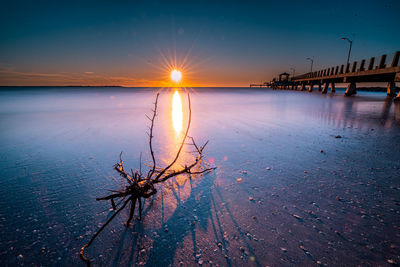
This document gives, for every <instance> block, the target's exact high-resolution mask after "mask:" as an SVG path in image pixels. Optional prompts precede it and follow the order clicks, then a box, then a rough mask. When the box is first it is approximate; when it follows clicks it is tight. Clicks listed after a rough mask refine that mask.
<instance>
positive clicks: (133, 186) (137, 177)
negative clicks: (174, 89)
mask: <svg viewBox="0 0 400 267" xmlns="http://www.w3.org/2000/svg"><path fill="white" fill-rule="evenodd" d="M187 96H188V106H189V116H188V125H187V127H186V131H185V134H184V137H183V138H182V141H181V143H180V146H179V149H178V151H177V153H176V155H175V158H174V159H173V160H172V161H171V162H170V163H169V164H168V165H167V166H166V167H164V168H163V167H160V166H157V163H156V157H155V153H154V150H153V137H154V135H153V129H154V125H155V118H156V116H157V105H158V97H159V94H157V96H156V100H155V102H154V109H153V110H152V111H153V115H152V116H151V117H149V116H147V115H146V117H147V118H148V119H149V120H150V127H149V132H148V136H149V150H150V155H151V158H152V164H151V165H147V164H144V165H145V166H148V167H149V168H150V169H149V171H148V173H147V175H146V176H144V175H143V174H142V154H140V166H139V170H138V171H135V172H134V171H133V170H132V169H131V172H130V173H129V172H127V171H126V170H125V169H124V162H123V160H122V152H121V153H120V155H119V162H117V163H116V164H115V165H114V169H115V170H116V171H117V172H118V173H119V175H120V176H121V177H123V178H124V179H125V180H126V181H127V182H128V185H127V186H125V188H124V189H122V190H110V192H112V194H110V195H108V196H105V197H100V198H96V200H98V201H101V200H106V201H108V200H110V202H111V207H112V210H113V212H114V214H113V215H112V216H111V217H110V218H109V219H108V220H107V221H106V222H105V223H104V224H103V225H102V226H101V227H100V228H99V230H97V232H96V233H95V234H94V235H93V236H92V238H91V239H90V240H89V242H88V243H87V244H86V245H84V246H83V247H82V248H81V251H80V257H81V259H82V260H83V261H85V262H86V264H87V266H91V262H90V260H89V259H88V258H87V257H86V256H85V254H84V253H85V249H86V248H87V247H89V246H90V245H91V244H92V243H93V241H94V240H95V238H96V237H97V236H98V235H99V234H100V233H101V231H103V229H104V228H105V227H106V226H107V225H108V224H109V223H110V222H111V221H112V220H113V219H114V218H115V216H116V215H117V214H118V213H119V212H121V211H122V210H123V209H124V208H125V207H126V206H127V205H128V204H130V211H129V217H128V220H127V222H126V225H127V226H129V224H130V222H131V221H132V219H133V217H134V213H135V208H136V202H137V204H138V217H137V220H141V217H142V199H146V198H149V197H151V196H153V195H154V194H156V193H157V189H156V188H155V185H156V184H159V183H162V182H165V181H167V180H168V179H171V178H173V177H175V176H177V175H181V174H188V175H191V174H204V173H207V172H210V171H212V170H214V169H215V167H209V168H201V169H198V170H193V169H194V168H195V167H196V166H197V165H201V162H202V159H203V155H204V154H203V150H204V148H205V147H206V145H207V144H208V141H207V142H206V143H205V144H204V145H203V146H198V145H197V144H196V142H195V140H194V138H193V137H190V136H188V133H189V128H190V124H191V118H192V108H191V102H190V95H189V94H188V95H187ZM188 140H190V142H187V141H188ZM185 144H186V145H191V146H193V147H194V148H195V151H194V153H195V155H196V156H195V158H194V160H193V162H191V163H190V164H189V165H185V166H184V167H181V168H178V169H177V170H171V167H172V166H174V164H175V163H176V162H177V161H178V159H179V156H180V154H181V151H182V149H183V146H184V145H185ZM116 200H118V201H117V204H116ZM121 203H122V204H121Z"/></svg>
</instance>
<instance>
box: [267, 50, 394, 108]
mask: <svg viewBox="0 0 400 267" xmlns="http://www.w3.org/2000/svg"><path fill="white" fill-rule="evenodd" d="M363 82H386V83H387V94H388V95H389V96H395V95H396V94H397V92H398V91H399V90H398V89H399V88H397V87H396V82H400V51H396V52H395V53H392V54H384V55H381V56H377V57H371V58H367V59H362V60H358V61H353V62H350V63H348V64H342V65H336V66H332V67H329V68H324V69H320V70H317V71H313V72H308V73H305V74H302V75H297V76H294V77H292V78H291V79H286V80H279V81H276V80H275V81H271V82H270V83H269V85H270V86H271V87H272V88H273V89H291V90H297V87H298V86H300V90H301V91H304V90H305V87H306V86H308V87H309V89H308V91H309V92H312V91H313V88H314V86H317V87H318V91H321V92H322V93H323V94H326V93H327V92H328V89H329V87H330V88H331V92H335V84H336V83H348V86H347V90H346V93H345V95H346V96H351V95H354V94H356V93H357V90H356V83H363ZM322 85H324V86H323V89H322ZM396 100H398V101H400V92H399V93H398V95H397V96H396Z"/></svg>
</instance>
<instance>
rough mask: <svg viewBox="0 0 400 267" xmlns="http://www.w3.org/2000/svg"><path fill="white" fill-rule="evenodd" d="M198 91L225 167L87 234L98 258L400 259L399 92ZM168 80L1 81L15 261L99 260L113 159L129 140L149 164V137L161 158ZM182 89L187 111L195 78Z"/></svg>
mask: <svg viewBox="0 0 400 267" xmlns="http://www.w3.org/2000/svg"><path fill="white" fill-rule="evenodd" d="M190 92H191V100H192V111H193V114H192V123H193V124H192V128H191V131H190V135H191V136H194V137H195V138H196V140H197V141H198V143H203V142H205V141H206V140H210V143H209V145H208V147H207V149H206V155H207V161H208V162H209V163H210V164H214V165H216V166H217V167H218V169H217V170H216V171H215V172H214V173H211V174H208V175H205V176H203V177H193V178H192V179H188V178H187V177H178V178H177V179H176V180H174V181H169V182H168V183H166V184H164V185H163V187H162V188H159V191H158V193H157V195H156V196H155V197H154V199H151V200H148V201H147V202H146V203H145V217H144V220H143V221H142V222H137V223H136V224H135V226H131V227H130V228H126V227H125V226H123V222H124V221H126V219H127V216H128V214H127V212H123V213H121V214H120V215H119V216H118V217H117V219H116V220H114V221H113V223H111V224H110V225H109V226H108V227H107V228H106V230H105V231H104V232H103V233H101V235H100V236H99V237H98V239H96V241H95V242H94V244H93V245H92V247H90V248H89V249H88V250H87V255H88V256H89V257H90V258H92V259H93V263H94V264H95V265H107V266H119V265H121V266H129V265H135V264H136V265H142V264H147V265H149V266H168V265H179V264H183V265H185V266H188V265H196V264H198V263H202V264H203V265H206V266H208V265H212V266H217V265H219V266H241V265H245V264H246V265H249V266H267V265H269V266H294V265H316V264H322V265H350V266H354V265H358V264H359V265H362V266H369V265H370V266H376V265H382V266H384V265H389V263H390V262H392V261H393V262H395V263H396V262H397V263H399V262H400V258H399V251H400V214H399V213H400V191H399V190H400V179H399V177H400V105H399V104H397V105H396V104H393V103H392V102H391V101H388V100H386V98H385V95H384V94H382V93H359V95H357V96H356V97H351V98H344V97H343V92H341V91H338V92H337V93H336V95H329V94H328V95H320V94H319V93H318V92H314V93H311V94H310V93H306V92H291V91H271V90H268V89H248V88H245V89H212V88H208V89H207V88H201V89H190ZM155 93H156V90H155V89H129V88H58V89H57V88H53V89H51V88H42V89H41V88H34V89H32V88H30V89H29V88H26V89H24V88H22V89H18V90H12V89H4V88H3V89H1V90H0V236H1V239H0V253H1V254H0V259H1V263H2V265H3V266H4V265H6V266H8V265H9V266H13V265H16V264H21V265H22V264H23V265H25V266H31V265H32V266H40V265H43V266H84V264H83V263H82V262H81V261H80V259H79V250H80V247H81V246H82V245H84V244H85V243H86V242H87V241H88V240H89V238H90V236H91V234H93V233H94V232H95V231H96V230H97V229H98V227H99V226H100V225H101V223H102V222H104V221H105V220H106V219H107V218H108V217H109V216H110V215H111V213H110V212H109V211H108V209H109V208H110V204H109V203H106V202H97V201H96V200H95V198H96V197H99V196H104V195H107V194H108V191H107V190H108V189H118V188H119V187H120V186H121V179H120V178H119V177H118V175H117V174H116V173H115V172H114V171H113V169H112V166H113V164H115V163H116V162H117V160H118V157H119V153H120V152H121V151H123V152H124V153H123V157H124V159H125V164H126V166H127V167H128V166H129V167H131V168H133V169H137V168H138V167H139V158H140V152H143V160H144V161H146V162H150V157H149V153H148V148H147V146H148V140H147V135H146V129H147V128H146V127H147V126H148V121H147V119H146V117H145V114H151V108H152V103H153V101H154V99H155ZM173 93H174V90H172V89H164V90H161V96H160V100H159V101H160V104H159V115H158V117H157V121H156V128H155V136H156V137H155V143H154V145H155V147H156V149H155V150H156V154H157V160H158V161H159V162H160V163H161V164H166V163H167V162H168V161H169V160H171V157H172V156H173V154H174V151H175V149H176V144H177V142H178V141H179V134H177V133H176V131H175V130H174V129H175V128H174V127H173V120H172V117H171V110H172V99H173ZM180 96H181V98H182V103H183V105H182V109H183V114H182V115H183V120H184V121H183V124H184V123H185V118H186V117H187V112H186V110H187V101H186V95H185V92H184V91H180ZM337 135H340V136H341V137H342V138H335V136H337ZM185 152H188V151H185ZM190 160H191V155H190V154H189V153H184V155H183V161H190ZM238 178H241V179H242V181H241V182H240V183H238V182H237V179H238ZM19 255H22V257H21V256H19Z"/></svg>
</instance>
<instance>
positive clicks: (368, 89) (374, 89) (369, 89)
mask: <svg viewBox="0 0 400 267" xmlns="http://www.w3.org/2000/svg"><path fill="white" fill-rule="evenodd" d="M7 88H15V89H37V88H43V89H52V88H53V89H56V88H127V89H128V88H160V86H129V87H128V86H120V85H65V86H49V85H45V86H40V85H31V86H23V85H16V86H13V85H11V86H3V85H1V86H0V90H2V89H7ZM165 88H174V87H165ZM190 88H221V89H224V88H225V89H228V88H238V89H239V88H240V89H250V87H248V86H244V87H240V86H197V87H190ZM251 89H252V90H254V89H258V90H260V89H271V88H270V87H261V88H260V87H252V88H251ZM336 89H346V87H336ZM357 91H361V92H386V91H387V89H386V88H385V87H374V86H371V87H357Z"/></svg>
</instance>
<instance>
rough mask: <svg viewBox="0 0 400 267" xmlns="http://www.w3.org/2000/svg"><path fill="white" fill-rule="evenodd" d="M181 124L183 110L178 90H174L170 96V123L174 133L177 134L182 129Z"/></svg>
mask: <svg viewBox="0 0 400 267" xmlns="http://www.w3.org/2000/svg"><path fill="white" fill-rule="evenodd" d="M182 124H183V110H182V99H181V96H180V94H179V93H178V91H175V93H174V96H173V97H172V125H173V127H174V130H175V133H176V135H177V136H179V134H180V132H181V131H182Z"/></svg>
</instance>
